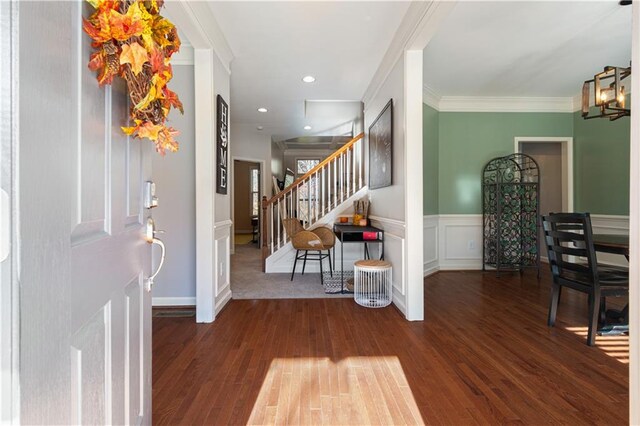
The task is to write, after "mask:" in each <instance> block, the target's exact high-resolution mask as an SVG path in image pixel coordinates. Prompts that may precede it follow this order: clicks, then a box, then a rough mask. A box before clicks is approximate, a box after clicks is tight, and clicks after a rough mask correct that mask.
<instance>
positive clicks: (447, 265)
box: [438, 214, 482, 271]
mask: <svg viewBox="0 0 640 426" xmlns="http://www.w3.org/2000/svg"><path fill="white" fill-rule="evenodd" d="M456 230H457V231H458V235H459V236H460V235H462V236H463V237H459V238H457V239H456V238H454V237H453V236H452V235H453V233H454V232H456ZM462 230H464V232H462ZM470 240H473V241H474V242H475V247H474V248H473V249H469V247H468V243H469V241H470ZM438 268H439V270H441V271H452V270H453V271H455V270H481V269H482V215H481V214H444V215H439V217H438Z"/></svg>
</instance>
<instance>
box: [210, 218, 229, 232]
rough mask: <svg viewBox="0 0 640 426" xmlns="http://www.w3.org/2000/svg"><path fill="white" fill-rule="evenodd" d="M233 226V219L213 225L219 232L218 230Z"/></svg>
mask: <svg viewBox="0 0 640 426" xmlns="http://www.w3.org/2000/svg"><path fill="white" fill-rule="evenodd" d="M232 225H233V221H231V219H227V220H222V221H220V222H215V223H214V224H213V229H215V230H218V229H224V228H231V226H232Z"/></svg>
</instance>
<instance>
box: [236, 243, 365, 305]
mask: <svg viewBox="0 0 640 426" xmlns="http://www.w3.org/2000/svg"><path fill="white" fill-rule="evenodd" d="M261 261H262V260H261V258H260V249H259V248H257V247H256V246H255V245H251V244H249V245H238V246H236V248H235V254H233V255H232V256H231V292H232V293H233V298H234V299H320V298H339V297H351V298H352V297H353V294H340V293H333V292H332V293H329V294H328V293H326V292H325V288H324V287H323V286H322V284H321V282H320V274H318V273H315V274H311V273H306V274H304V275H302V274H301V273H300V272H298V273H296V274H295V276H294V278H293V281H291V274H265V273H263V272H262V265H261ZM333 276H334V278H335V277H336V276H337V274H336V272H334V273H333Z"/></svg>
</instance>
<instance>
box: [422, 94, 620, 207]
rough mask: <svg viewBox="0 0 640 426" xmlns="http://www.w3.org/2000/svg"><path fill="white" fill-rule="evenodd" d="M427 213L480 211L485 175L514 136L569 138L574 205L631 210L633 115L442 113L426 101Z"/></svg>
mask: <svg viewBox="0 0 640 426" xmlns="http://www.w3.org/2000/svg"><path fill="white" fill-rule="evenodd" d="M422 113H423V138H424V143H423V157H424V158H423V179H424V208H423V211H424V214H425V215H429V214H480V213H482V207H481V204H480V192H481V186H480V175H481V173H482V168H483V167H484V165H485V164H486V163H487V161H489V160H490V159H492V158H494V157H497V156H501V155H507V154H510V153H513V150H514V137H516V136H541V137H544V136H565V137H566V136H572V137H573V141H574V209H575V210H576V211H588V212H591V213H593V214H611V215H628V214H629V139H630V124H629V118H628V117H625V118H621V119H619V120H616V121H613V122H611V121H609V120H606V119H593V120H585V119H583V118H582V117H581V115H580V112H576V113H518V112H512V113H493V112H438V111H436V110H435V109H433V108H431V107H429V106H427V105H423V110H422Z"/></svg>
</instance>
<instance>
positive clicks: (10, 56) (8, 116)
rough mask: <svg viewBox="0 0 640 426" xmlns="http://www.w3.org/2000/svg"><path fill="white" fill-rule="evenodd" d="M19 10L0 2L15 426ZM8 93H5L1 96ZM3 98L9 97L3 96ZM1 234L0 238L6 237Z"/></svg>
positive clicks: (2, 306) (2, 411)
mask: <svg viewBox="0 0 640 426" xmlns="http://www.w3.org/2000/svg"><path fill="white" fill-rule="evenodd" d="M18 10H19V5H18V2H17V1H7V2H0V36H1V37H0V40H1V42H0V47H2V52H1V53H0V54H1V55H2V58H1V59H0V70H2V72H1V73H0V85H1V88H2V89H1V91H2V93H3V96H2V101H1V102H0V122H1V126H0V129H2V130H3V132H2V140H3V141H5V140H8V141H10V142H9V143H7V144H4V143H3V146H0V150H2V155H1V161H2V164H1V166H2V167H1V168H0V170H4V172H0V173H3V175H2V176H1V177H0V180H1V181H4V184H3V185H2V190H3V191H4V192H6V193H7V195H8V197H6V198H5V200H4V202H5V203H6V204H7V205H5V206H4V209H3V212H0V215H4V214H7V215H8V216H9V218H8V220H6V221H4V224H3V226H6V225H8V226H6V229H3V230H2V232H4V233H7V234H8V235H7V236H8V237H9V239H10V241H9V248H8V256H7V258H6V259H5V262H6V264H4V265H2V266H0V318H1V319H0V348H1V350H0V423H1V424H5V423H6V424H18V423H19V422H20V388H19V383H20V370H19V359H20V358H19V356H20V321H19V319H20V316H19V314H20V292H19V285H18V280H17V276H18V269H17V265H18V256H19V251H18V250H17V248H18V234H17V231H18V229H17V224H18V223H19V222H18V221H17V218H18V217H19V204H18V202H17V201H18V193H19V192H18V189H19V188H18V185H17V182H16V176H17V175H18V162H17V153H18V146H19V139H18V112H19V110H18V101H17V97H18V79H17V78H14V77H15V76H16V75H17V71H18ZM6 92H8V93H6ZM7 95H8V96H7ZM7 236H5V238H6V237H7Z"/></svg>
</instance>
